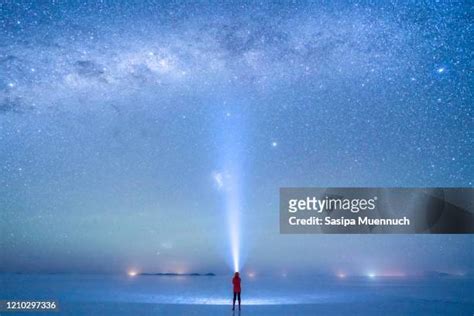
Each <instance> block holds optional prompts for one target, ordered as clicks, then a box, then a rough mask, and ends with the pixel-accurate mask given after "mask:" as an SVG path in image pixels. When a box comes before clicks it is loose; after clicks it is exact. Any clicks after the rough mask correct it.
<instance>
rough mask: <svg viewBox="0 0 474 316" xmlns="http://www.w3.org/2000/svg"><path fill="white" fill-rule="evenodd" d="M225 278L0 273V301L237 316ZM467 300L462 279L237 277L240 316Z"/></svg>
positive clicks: (414, 310) (471, 301) (440, 310)
mask: <svg viewBox="0 0 474 316" xmlns="http://www.w3.org/2000/svg"><path fill="white" fill-rule="evenodd" d="M230 279H231V278H230V277H223V276H216V277H165V276H135V277H128V276H125V275H124V276H109V275H26V274H2V275H1V289H0V298H1V299H29V300H33V299H34V300H39V299H43V300H47V299H55V300H58V301H59V306H60V310H61V313H60V314H65V315H66V314H67V315H94V314H95V315H97V314H100V315H148V314H170V315H232V314H234V315H239V312H238V311H236V312H235V313H233V312H232V311H231V306H230V304H231V283H230ZM472 293H474V280H473V279H471V278H467V277H459V278H410V277H402V278H376V279H369V278H362V277H357V278H345V279H338V278H335V277H320V276H317V277H309V278H289V277H287V278H283V277H280V278H275V277H255V278H252V279H245V278H244V279H243V293H242V301H243V306H242V311H241V312H240V315H314V314H315V313H321V314H324V315H327V314H331V315H332V314H335V315H347V314H351V315H380V314H382V313H383V314H384V315H400V314H417V315H447V314H452V315H463V314H465V315H471V314H472V313H473V312H474V295H473V294H472ZM28 315H31V313H29V314H28Z"/></svg>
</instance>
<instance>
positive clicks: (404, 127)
mask: <svg viewBox="0 0 474 316" xmlns="http://www.w3.org/2000/svg"><path fill="white" fill-rule="evenodd" d="M472 12H473V10H472V4H469V2H468V1H465V2H462V1H460V2H456V3H447V2H446V3H445V2H434V1H433V2H429V3H421V2H420V3H417V2H410V3H403V2H394V3H388V2H387V3H384V4H380V3H374V4H366V3H359V2H358V1H349V2H346V1H341V2H338V1H336V2H330V3H329V2H325V1H322V2H288V3H285V4H273V3H251V2H227V1H225V2H224V1H223V2H206V1H203V2H199V4H197V3H192V2H174V1H173V2H172V3H170V4H163V3H160V2H151V1H138V0H137V1H111V2H110V3H103V2H92V1H91V2H88V1H70V2H66V1H8V0H7V1H3V2H2V3H1V4H0V27H1V29H0V216H1V217H0V228H1V229H0V234H1V238H0V259H1V260H0V271H4V272H78V273H122V272H124V271H127V270H129V269H136V270H138V271H148V272H159V271H172V272H189V271H198V272H208V271H214V272H218V273H219V272H222V273H228V272H229V271H230V270H231V269H232V267H231V263H230V261H231V259H230V258H229V257H230V255H229V241H228V239H229V238H228V236H229V233H228V229H229V227H228V225H227V221H226V216H227V215H228V214H227V211H228V210H226V203H225V201H223V200H224V199H225V198H224V197H223V194H222V187H223V186H226V185H228V183H229V182H234V183H233V185H235V186H238V188H239V189H238V196H237V197H236V200H237V201H238V208H239V209H238V213H239V222H240V225H239V227H240V228H239V230H240V236H239V241H240V244H241V257H242V268H243V269H244V270H248V271H255V272H256V273H267V272H268V273H271V272H274V271H276V272H280V271H285V273H286V272H288V273H297V272H302V271H303V272H305V271H327V272H332V271H336V270H340V269H343V270H345V271H349V272H352V273H365V272H366V271H367V269H370V270H371V271H380V273H384V272H386V273H390V271H404V272H406V273H418V272H420V271H426V270H440V271H449V272H462V273H465V272H472V271H473V270H474V250H473V247H472V243H473V240H474V239H473V237H472V236H469V235H461V236H454V235H446V236H441V235H403V236H389V235H365V236H360V235H358V236H356V235H343V236H342V235H341V236H339V235H338V236H335V235H330V236H326V235H298V236H295V235H291V236H288V235H280V234H279V210H278V198H279V197H278V193H279V191H278V190H279V188H280V187H283V186H315V187H330V186H388V187H428V186H441V187H443V186H444V187H452V186H454V187H456V186H464V187H472V182H473V180H474V170H473V164H472V161H473V157H472V153H473V133H472V131H473V121H472V115H473V109H472V104H473V95H472V94H473V91H472V86H473V76H472V66H473V64H472V60H474V58H473V57H474V56H473V52H472V49H471V47H472V45H471V44H472V20H473V17H472ZM229 174H232V175H233V177H232V179H233V180H232V181H230V180H228V178H230V176H229Z"/></svg>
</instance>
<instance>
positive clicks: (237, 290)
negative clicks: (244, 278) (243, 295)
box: [232, 272, 240, 310]
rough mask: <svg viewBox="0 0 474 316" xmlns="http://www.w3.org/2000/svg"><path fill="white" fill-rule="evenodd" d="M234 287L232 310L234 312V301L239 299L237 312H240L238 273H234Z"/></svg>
mask: <svg viewBox="0 0 474 316" xmlns="http://www.w3.org/2000/svg"><path fill="white" fill-rule="evenodd" d="M232 284H233V285H234V303H233V304H232V310H235V299H236V298H238V299H239V310H240V276H239V272H235V274H234V278H233V279H232Z"/></svg>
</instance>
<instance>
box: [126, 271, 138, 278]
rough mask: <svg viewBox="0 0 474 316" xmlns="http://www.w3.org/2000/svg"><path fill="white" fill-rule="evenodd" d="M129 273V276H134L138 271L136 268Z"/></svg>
mask: <svg viewBox="0 0 474 316" xmlns="http://www.w3.org/2000/svg"><path fill="white" fill-rule="evenodd" d="M127 274H128V276H131V277H134V276H136V275H137V274H138V272H137V271H135V270H130V271H128V273H127Z"/></svg>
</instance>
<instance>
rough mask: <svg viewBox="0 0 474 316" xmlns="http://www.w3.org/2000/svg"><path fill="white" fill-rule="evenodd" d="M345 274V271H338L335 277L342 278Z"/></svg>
mask: <svg viewBox="0 0 474 316" xmlns="http://www.w3.org/2000/svg"><path fill="white" fill-rule="evenodd" d="M346 276H347V274H345V273H343V272H340V273H338V274H337V277H338V278H339V279H344V278H345V277H346Z"/></svg>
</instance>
